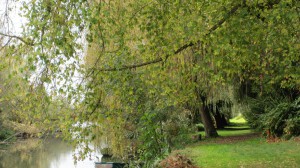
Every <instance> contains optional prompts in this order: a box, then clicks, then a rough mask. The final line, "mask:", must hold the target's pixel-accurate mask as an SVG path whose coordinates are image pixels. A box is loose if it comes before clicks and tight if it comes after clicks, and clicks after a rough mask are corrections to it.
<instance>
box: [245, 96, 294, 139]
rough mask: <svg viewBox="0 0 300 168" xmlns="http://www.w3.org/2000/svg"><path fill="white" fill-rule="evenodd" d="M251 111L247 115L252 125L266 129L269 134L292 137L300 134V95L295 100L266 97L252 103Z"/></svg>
mask: <svg viewBox="0 0 300 168" xmlns="http://www.w3.org/2000/svg"><path fill="white" fill-rule="evenodd" d="M262 103H265V104H262ZM251 113H252V114H251ZM251 113H247V115H246V116H247V119H248V120H249V123H250V125H251V126H252V127H254V128H258V129H260V130H266V132H268V136H271V137H284V138H291V137H292V136H299V135H300V130H299V128H300V117H299V116H300V97H299V98H298V99H296V100H295V101H294V102H288V101H282V100H281V101H278V100H277V101H275V100H271V99H264V100H263V101H260V102H259V103H256V104H253V105H252V108H251Z"/></svg>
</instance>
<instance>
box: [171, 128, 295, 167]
mask: <svg viewBox="0 0 300 168" xmlns="http://www.w3.org/2000/svg"><path fill="white" fill-rule="evenodd" d="M218 133H219V135H221V137H219V138H216V139H204V140H203V141H200V142H197V143H194V144H191V145H190V146H188V147H186V148H185V149H184V150H180V151H177V153H178V152H179V153H181V154H184V155H187V156H188V157H189V158H191V159H192V160H193V161H194V163H195V164H196V165H197V166H199V167H200V168H242V167H245V168H248V167H249V168H252V167H253V168H269V167H270V168H273V167H274V168H285V167H286V168H300V140H299V138H297V139H293V140H289V141H282V142H276V143H268V142H266V140H265V139H264V138H262V137H261V135H260V134H259V133H255V132H253V131H252V130H251V129H250V128H249V127H247V126H245V125H238V126H233V127H228V128H226V129H223V130H219V131H218Z"/></svg>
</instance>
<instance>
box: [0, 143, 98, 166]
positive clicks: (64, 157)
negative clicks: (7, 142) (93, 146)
mask: <svg viewBox="0 0 300 168" xmlns="http://www.w3.org/2000/svg"><path fill="white" fill-rule="evenodd" d="M72 155H73V151H72V147H71V146H70V145H68V144H67V143H65V142H63V141H61V140H59V139H55V138H51V139H46V140H45V141H44V142H43V143H41V142H40V141H39V140H36V139H28V140H25V141H22V142H19V143H16V144H15V145H12V146H10V147H9V149H7V150H5V151H4V150H2V151H0V168H94V162H95V161H99V160H98V159H97V157H99V158H101V154H100V153H93V154H92V155H91V156H90V157H89V158H87V159H85V160H84V161H78V162H77V165H75V164H74V160H73V156H72ZM96 156H97V157H96Z"/></svg>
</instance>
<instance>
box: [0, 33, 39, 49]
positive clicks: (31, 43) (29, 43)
mask: <svg viewBox="0 0 300 168" xmlns="http://www.w3.org/2000/svg"><path fill="white" fill-rule="evenodd" d="M0 35H2V36H5V37H10V38H15V39H18V40H20V41H22V42H23V43H25V44H27V45H30V46H33V45H34V44H33V42H32V41H27V40H25V39H24V38H22V37H20V36H16V35H9V34H4V33H0Z"/></svg>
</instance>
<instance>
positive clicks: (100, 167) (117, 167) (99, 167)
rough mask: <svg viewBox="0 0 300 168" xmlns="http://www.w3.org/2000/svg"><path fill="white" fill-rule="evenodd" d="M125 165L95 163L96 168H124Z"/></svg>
mask: <svg viewBox="0 0 300 168" xmlns="http://www.w3.org/2000/svg"><path fill="white" fill-rule="evenodd" d="M125 166H126V164H125V163H116V162H95V168H123V167H125Z"/></svg>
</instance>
